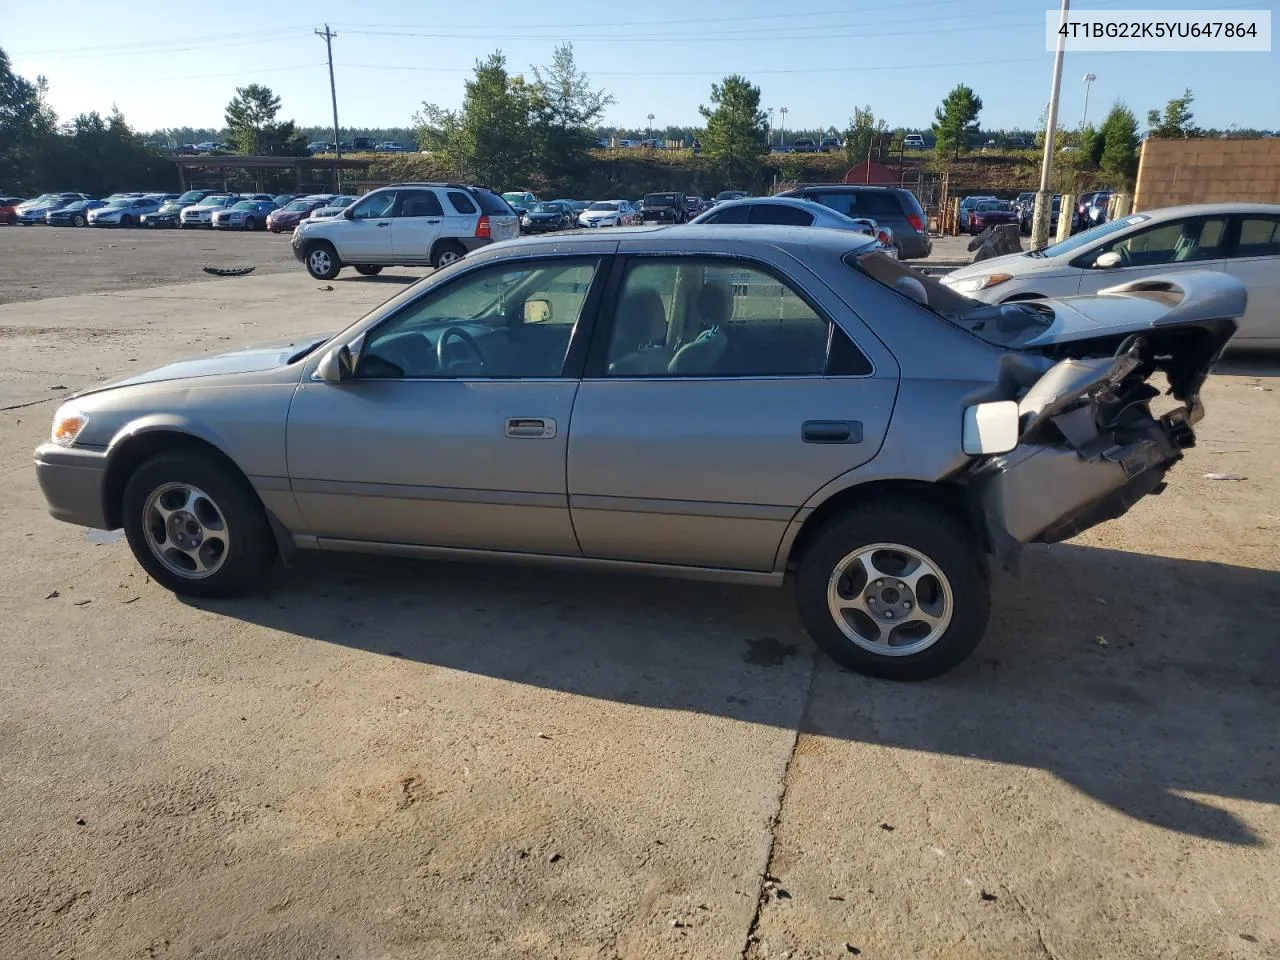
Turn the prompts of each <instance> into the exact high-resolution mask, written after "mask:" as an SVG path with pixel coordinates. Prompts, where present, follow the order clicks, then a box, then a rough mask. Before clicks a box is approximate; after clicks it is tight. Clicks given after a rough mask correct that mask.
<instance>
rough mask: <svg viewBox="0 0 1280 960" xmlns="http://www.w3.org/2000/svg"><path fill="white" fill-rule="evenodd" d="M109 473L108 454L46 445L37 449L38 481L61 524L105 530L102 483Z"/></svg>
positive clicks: (50, 508) (105, 520)
mask: <svg viewBox="0 0 1280 960" xmlns="http://www.w3.org/2000/svg"><path fill="white" fill-rule="evenodd" d="M106 472H107V456H106V453H105V451H102V450H93V449H86V448H81V447H60V446H58V445H57V444H55V443H44V444H41V445H40V446H39V447H37V448H36V480H37V481H39V483H40V489H41V491H42V492H43V493H44V498H45V500H46V501H47V502H48V504H49V513H50V514H52V515H53V516H54V517H56V518H57V519H59V520H65V521H66V522H67V523H75V524H78V525H80V526H82V527H96V528H98V529H105V528H106V526H107V518H106V512H105V509H104V506H105V505H104V504H103V498H102V483H103V479H104V478H105V477H106Z"/></svg>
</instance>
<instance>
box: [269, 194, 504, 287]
mask: <svg viewBox="0 0 1280 960" xmlns="http://www.w3.org/2000/svg"><path fill="white" fill-rule="evenodd" d="M519 235H520V221H519V219H518V218H517V217H516V214H515V211H514V210H512V209H511V207H510V206H508V204H507V202H506V201H505V200H503V199H502V198H501V197H500V196H498V195H497V194H496V193H493V192H492V191H490V190H487V189H485V188H484V187H472V186H466V185H464V184H460V183H397V184H393V185H391V186H389V187H380V188H378V189H377V190H374V191H372V192H371V193H367V194H365V195H364V196H363V197H361V198H360V199H359V200H357V201H356V202H355V203H353V204H351V205H350V206H349V207H347V208H346V209H345V210H343V211H342V213H340V214H338V215H337V216H335V217H329V218H326V219H324V220H314V219H313V220H304V221H303V222H302V223H300V224H299V225H298V227H297V229H296V230H294V231H293V254H294V256H296V257H297V258H298V259H299V260H301V261H302V262H303V263H304V264H305V265H306V267H307V271H308V272H309V273H310V274H311V275H312V276H313V277H315V278H316V279H317V280H332V279H333V278H334V277H336V276H337V275H338V271H339V270H341V269H342V268H343V267H344V266H352V267H355V268H356V271H357V272H358V273H361V274H364V275H365V276H373V275H374V274H376V273H378V272H379V271H380V270H381V269H382V268H383V267H387V266H426V265H430V266H433V267H436V268H440V267H446V266H448V265H449V264H451V263H453V262H454V261H456V260H460V259H462V258H463V257H464V256H466V254H467V252H468V251H469V250H474V249H475V248H476V247H480V246H484V245H485V244H486V243H492V242H493V241H495V240H509V239H511V238H513V237H518V236H519Z"/></svg>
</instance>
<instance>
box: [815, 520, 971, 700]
mask: <svg viewBox="0 0 1280 960" xmlns="http://www.w3.org/2000/svg"><path fill="white" fill-rule="evenodd" d="M870 506H871V507H872V508H871V509H860V510H854V511H850V512H849V513H846V514H844V515H842V516H840V517H837V518H835V519H833V520H831V521H829V522H828V524H827V526H826V527H825V528H824V529H823V530H822V531H821V532H820V533H819V534H818V535H817V537H816V538H815V539H814V541H813V543H812V544H810V546H809V547H808V549H807V550H806V551H805V554H804V556H803V557H802V558H801V561H800V564H799V567H798V568H797V573H796V602H797V605H798V607H799V611H800V617H801V620H802V621H803V623H804V626H805V629H806V630H807V631H808V632H809V635H810V636H811V637H812V638H813V640H814V642H815V643H816V644H817V645H818V646H819V647H821V648H822V649H823V650H824V651H825V652H826V653H827V654H828V655H829V656H830V657H831V658H832V659H834V660H835V661H836V662H837V663H839V664H841V666H844V667H847V668H849V669H851V670H855V671H857V672H859V673H865V674H868V675H870V676H875V677H884V678H888V679H894V680H924V679H928V678H930V677H935V676H938V675H939V674H941V673H945V672H946V671H948V670H950V669H951V668H952V667H954V666H956V665H957V664H958V663H960V662H961V661H962V660H964V659H965V658H966V657H967V656H968V655H969V654H970V653H971V652H972V651H973V649H974V647H976V646H977V645H978V643H979V641H981V639H982V637H983V634H984V633H985V632H986V628H987V620H988V616H989V614H990V583H989V580H988V574H987V566H986V562H985V558H984V557H983V555H982V554H981V553H980V552H979V550H978V549H977V547H976V541H975V538H974V536H973V535H972V534H971V533H969V532H968V530H967V528H966V527H965V526H963V525H962V524H961V523H959V522H958V521H956V520H955V519H954V518H953V517H952V516H951V515H950V514H948V513H947V512H946V511H944V510H942V509H940V508H936V507H933V506H932V505H931V504H925V503H920V504H916V503H909V504H896V503H894V504H889V503H886V504H883V505H879V504H877V505H870ZM876 507H881V508H880V509H877V508H876ZM871 543H899V544H902V545H903V546H905V547H911V548H912V549H914V550H917V551H919V552H920V553H922V554H923V555H924V556H926V557H928V558H929V559H930V560H931V561H932V562H933V563H934V564H935V565H937V567H938V568H939V569H940V570H941V571H942V573H943V574H944V575H945V576H946V578H947V580H948V581H949V582H950V586H951V593H952V603H953V610H952V616H951V623H950V624H949V625H948V627H947V630H946V632H945V633H944V634H943V635H942V636H941V637H940V638H938V640H937V641H935V642H934V643H933V645H932V646H930V647H928V648H926V649H924V650H922V651H920V652H919V653H916V654H911V655H908V656H897V657H891V656H884V655H879V654H875V653H872V652H870V651H869V650H865V649H864V648H862V647H860V646H858V645H857V644H855V643H854V642H853V641H852V640H850V639H849V638H848V637H846V636H845V635H844V633H843V632H842V631H841V630H840V627H839V626H837V624H836V622H835V620H834V618H833V617H832V615H831V612H830V609H829V608H828V606H827V585H828V583H829V581H830V578H831V574H832V573H833V571H834V570H835V567H836V565H837V564H838V563H839V562H840V561H841V560H843V559H844V558H845V557H846V556H848V554H849V553H851V552H853V551H854V550H856V549H858V547H860V546H864V545H866V544H871Z"/></svg>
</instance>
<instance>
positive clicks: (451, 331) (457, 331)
mask: <svg viewBox="0 0 1280 960" xmlns="http://www.w3.org/2000/svg"><path fill="white" fill-rule="evenodd" d="M450 340H460V341H462V343H464V344H465V345H466V346H467V349H469V350H470V351H471V353H472V354H473V355H474V356H475V358H476V362H477V363H479V364H480V369H481V370H483V369H485V367H486V366H487V364H486V363H485V359H484V353H483V352H482V351H481V349H480V344H478V343H476V339H475V337H473V336H471V334H469V333H467V331H466V330H464V329H462V327H446V328H445V329H444V330H443V331H442V332H441V334H440V339H439V340H437V341H436V363H437V364H438V365H439V367H440V369H441V370H447V369H448V368H449V365H448V362H447V361H446V360H445V346H446V345H447V344H448V343H449V341H450Z"/></svg>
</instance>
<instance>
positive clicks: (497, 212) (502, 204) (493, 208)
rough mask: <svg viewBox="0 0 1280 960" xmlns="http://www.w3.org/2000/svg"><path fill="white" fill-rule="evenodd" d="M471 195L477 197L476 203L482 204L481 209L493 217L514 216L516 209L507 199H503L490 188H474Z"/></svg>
mask: <svg viewBox="0 0 1280 960" xmlns="http://www.w3.org/2000/svg"><path fill="white" fill-rule="evenodd" d="M471 196H472V197H474V198H475V201H476V203H478V204H480V209H481V211H483V212H484V213H487V214H488V215H489V216H491V217H514V216H515V213H516V212H515V211H514V210H512V209H511V207H510V205H508V203H507V201H505V200H503V199H502V198H501V197H500V196H498V195H497V194H496V193H492V192H490V191H488V190H472V191H471Z"/></svg>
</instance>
